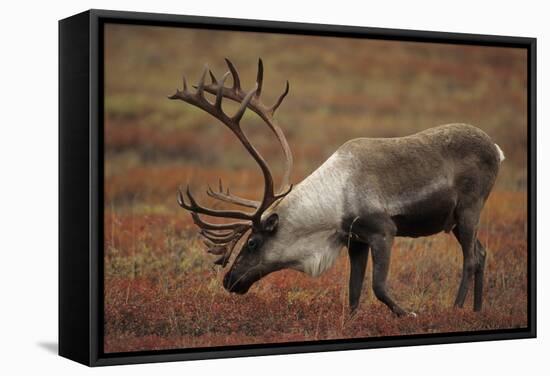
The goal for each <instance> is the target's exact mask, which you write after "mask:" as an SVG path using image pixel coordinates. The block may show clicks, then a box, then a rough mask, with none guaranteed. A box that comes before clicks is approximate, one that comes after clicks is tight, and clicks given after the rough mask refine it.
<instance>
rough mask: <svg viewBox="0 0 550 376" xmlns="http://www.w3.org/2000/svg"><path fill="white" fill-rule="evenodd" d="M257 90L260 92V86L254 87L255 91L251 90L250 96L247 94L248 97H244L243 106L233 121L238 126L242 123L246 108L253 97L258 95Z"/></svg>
mask: <svg viewBox="0 0 550 376" xmlns="http://www.w3.org/2000/svg"><path fill="white" fill-rule="evenodd" d="M256 90H258V84H256V85H255V86H254V89H252V90H250V91H249V92H248V94H246V97H244V99H243V101H242V102H241V106H240V107H239V109H238V110H237V112H236V113H235V115H233V117H232V118H231V120H233V121H234V122H236V123H237V124H239V123H240V122H241V119H242V117H243V115H244V112H245V111H246V108H247V107H248V104H249V103H250V100H251V99H252V96H253V95H254V94H255V93H256Z"/></svg>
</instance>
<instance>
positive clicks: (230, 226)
mask: <svg viewBox="0 0 550 376" xmlns="http://www.w3.org/2000/svg"><path fill="white" fill-rule="evenodd" d="M191 217H192V218H193V223H195V224H196V225H197V226H199V227H200V228H201V229H207V230H214V231H218V230H235V231H237V230H238V231H244V230H247V229H249V228H250V227H251V225H250V223H248V222H233V223H223V224H218V223H210V222H205V221H204V220H203V219H202V218H201V217H199V215H198V214H197V213H195V212H191Z"/></svg>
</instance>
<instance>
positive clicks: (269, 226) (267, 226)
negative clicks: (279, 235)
mask: <svg viewBox="0 0 550 376" xmlns="http://www.w3.org/2000/svg"><path fill="white" fill-rule="evenodd" d="M278 224H279V216H278V215H277V213H273V214H271V215H270V216H269V217H267V219H266V220H265V222H264V230H265V231H267V232H275V230H277V225H278Z"/></svg>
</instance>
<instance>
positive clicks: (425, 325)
mask: <svg viewBox="0 0 550 376" xmlns="http://www.w3.org/2000/svg"><path fill="white" fill-rule="evenodd" d="M527 63H528V61H527V50H526V49H521V48H508V47H506V48H503V47H489V46H476V45H461V44H443V43H428V42H410V41H407V42H405V41H396V40H376V39H367V38H345V37H327V36H312V35H293V34H275V33H259V32H242V31H227V30H208V29H194V28H186V27H160V26H145V25H129V24H114V23H107V24H105V25H104V62H103V64H104V82H103V85H104V98H103V100H104V114H103V121H104V129H103V142H104V155H103V163H104V194H103V197H104V202H103V235H104V239H103V276H104V280H103V287H104V289H103V330H104V332H103V344H102V345H103V350H104V352H105V353H126V352H134V351H150V350H174V349H191V348H216V347H220V346H224V347H225V346H239V345H255V344H273V343H277V344H280V343H301V342H310V341H323V340H339V339H352V338H363V339H367V338H383V337H388V336H411V335H425V334H434V333H460V332H479V331H498V330H504V329H513V328H526V327H527V326H528V244H527V238H528V222H527V218H528V210H527V207H528V205H527V202H528V201H527V200H528V196H527V181H528V176H527V163H528V161H527V155H528V124H527V106H528V102H527V101H528V93H527V79H528V77H527V75H528V65H527Z"/></svg>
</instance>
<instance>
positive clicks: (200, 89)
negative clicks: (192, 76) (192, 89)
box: [197, 64, 209, 97]
mask: <svg viewBox="0 0 550 376" xmlns="http://www.w3.org/2000/svg"><path fill="white" fill-rule="evenodd" d="M208 71H209V69H208V65H206V64H205V65H204V69H203V71H202V74H201V78H200V80H199V83H198V84H197V95H198V96H199V97H203V95H204V81H205V80H206V73H207V72H208Z"/></svg>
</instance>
